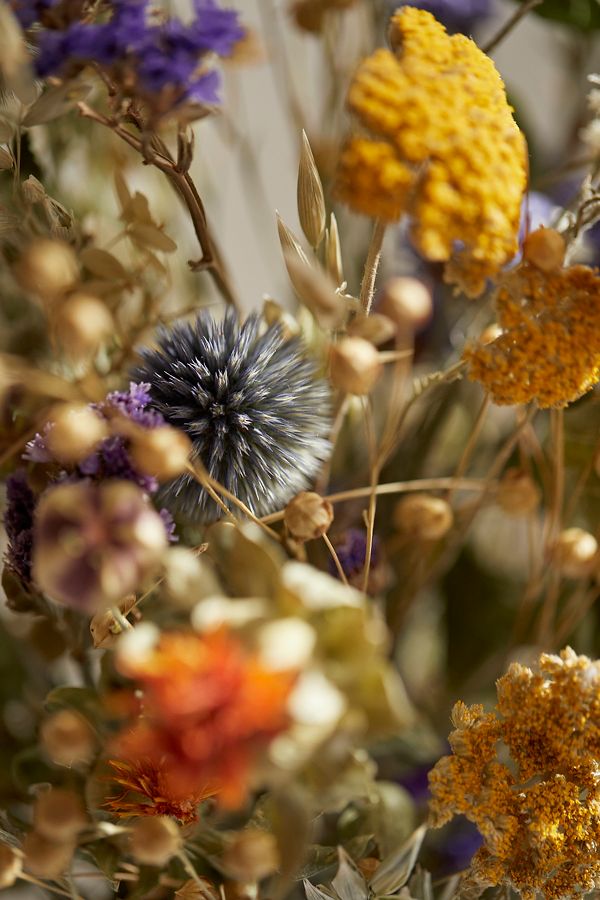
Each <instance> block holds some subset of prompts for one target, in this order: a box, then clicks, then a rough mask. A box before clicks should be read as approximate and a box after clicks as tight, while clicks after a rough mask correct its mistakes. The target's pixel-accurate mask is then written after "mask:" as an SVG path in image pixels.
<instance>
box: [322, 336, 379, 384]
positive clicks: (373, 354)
mask: <svg viewBox="0 0 600 900" xmlns="http://www.w3.org/2000/svg"><path fill="white" fill-rule="evenodd" d="M329 366H330V369H329V375H330V378H331V383H332V384H333V385H334V387H336V388H340V389H341V390H343V391H347V393H349V394H359V395H362V394H368V393H370V391H372V390H373V388H374V387H375V384H376V382H377V380H378V378H379V376H380V375H381V372H382V370H383V364H382V362H381V360H380V359H379V354H378V353H377V350H376V349H375V347H374V346H373V344H371V343H370V342H369V341H365V340H364V339H363V338H359V337H346V338H342V340H341V341H340V342H339V343H338V344H333V345H332V346H331V350H330V355H329Z"/></svg>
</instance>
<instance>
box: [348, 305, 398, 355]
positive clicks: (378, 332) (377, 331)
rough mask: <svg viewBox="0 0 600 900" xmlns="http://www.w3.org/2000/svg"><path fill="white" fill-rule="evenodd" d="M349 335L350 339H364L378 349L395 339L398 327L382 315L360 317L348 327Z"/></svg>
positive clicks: (374, 314)
mask: <svg viewBox="0 0 600 900" xmlns="http://www.w3.org/2000/svg"><path fill="white" fill-rule="evenodd" d="M348 334H349V335H350V337H360V338H364V339H365V341H370V342H371V343H372V344H375V346H376V347H378V346H379V345H380V344H385V343H387V341H390V340H391V339H392V338H393V337H395V335H396V325H395V323H394V322H392V320H391V319H389V318H388V317H387V316H384V315H382V314H381V313H371V314H370V315H368V316H365V315H358V316H356V318H354V319H353V320H352V321H351V322H350V324H349V325H348Z"/></svg>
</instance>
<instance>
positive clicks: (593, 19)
mask: <svg viewBox="0 0 600 900" xmlns="http://www.w3.org/2000/svg"><path fill="white" fill-rule="evenodd" d="M524 2H525V0H519V3H524ZM533 12H534V13H535V14H536V15H538V16H542V18H544V19H553V20H554V21H556V22H562V24H563V25H569V26H571V27H572V28H578V29H580V30H581V31H595V30H597V29H599V28H600V3H599V2H598V0H543V3H541V4H540V6H536V7H535V9H534V10H533Z"/></svg>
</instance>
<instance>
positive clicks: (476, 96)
mask: <svg viewBox="0 0 600 900" xmlns="http://www.w3.org/2000/svg"><path fill="white" fill-rule="evenodd" d="M390 36H391V43H392V47H393V49H394V50H395V52H391V51H389V50H378V51H377V52H376V53H374V54H373V55H372V56H370V57H368V58H367V59H365V60H364V61H363V63H362V64H361V65H360V67H359V69H358V71H357V73H356V75H355V77H354V80H353V82H352V85H351V87H350V91H349V94H348V105H349V107H350V109H351V110H352V112H353V113H354V114H355V115H356V117H357V119H358V121H359V123H360V125H361V126H362V127H363V128H364V129H365V130H366V132H367V133H368V136H363V137H361V136H354V137H351V138H350V139H349V140H348V141H347V143H346V145H345V147H344V149H343V151H342V155H341V158H340V162H339V166H338V174H337V193H338V196H339V197H340V198H341V199H342V200H344V201H345V202H346V203H348V205H349V206H351V207H352V208H353V209H355V210H357V211H358V212H362V213H366V214H367V215H369V216H375V217H380V218H383V219H386V220H388V221H393V220H395V219H397V218H399V217H400V216H401V215H402V214H403V213H407V214H408V215H410V216H411V218H412V238H413V240H414V243H415V244H416V246H417V248H418V249H419V250H420V252H421V253H422V254H423V255H424V256H426V257H427V258H428V259H430V260H433V261H439V262H447V263H448V262H449V261H450V262H449V264H448V265H447V266H446V278H447V280H448V281H450V282H452V283H455V284H457V285H459V286H460V287H461V288H462V289H463V290H464V291H465V292H466V293H467V294H468V295H470V296H477V295H478V294H480V293H481V292H482V290H483V289H484V287H485V280H486V278H488V277H493V276H494V275H495V274H496V273H497V272H498V271H499V269H500V268H501V267H502V266H503V265H504V264H505V263H506V262H507V261H508V260H509V259H511V258H512V256H513V255H514V254H515V252H516V249H517V233H518V227H519V215H520V204H521V198H522V195H523V191H524V189H525V184H526V165H527V164H526V147H525V142H524V139H523V136H522V135H521V132H520V131H519V129H518V127H517V125H516V124H515V121H514V119H513V117H512V115H511V108H510V107H509V105H508V103H507V101H506V96H505V92H504V85H503V83H502V80H501V78H500V76H499V74H498V72H497V71H496V69H495V67H494V64H493V62H492V61H491V59H489V58H488V57H487V56H486V55H485V54H484V53H483V52H482V51H481V50H480V49H479V48H478V47H477V45H476V44H475V43H474V42H473V41H471V40H470V39H469V38H466V37H465V36H464V35H454V36H452V37H450V36H449V35H448V34H446V30H445V28H444V27H443V25H440V23H439V22H437V21H436V20H435V18H434V17H433V16H432V15H431V14H430V13H428V12H425V11H424V10H420V9H414V8H412V7H403V8H402V9H400V10H398V11H397V12H396V13H395V15H394V17H393V19H392V25H391V31H390ZM456 242H459V243H460V248H461V249H459V250H458V251H457V250H456Z"/></svg>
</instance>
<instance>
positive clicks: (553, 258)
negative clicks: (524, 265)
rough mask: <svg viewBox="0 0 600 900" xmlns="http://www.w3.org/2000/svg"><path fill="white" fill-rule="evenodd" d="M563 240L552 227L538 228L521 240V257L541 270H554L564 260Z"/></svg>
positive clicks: (558, 267) (560, 265)
mask: <svg viewBox="0 0 600 900" xmlns="http://www.w3.org/2000/svg"><path fill="white" fill-rule="evenodd" d="M565 249H566V247H565V240H564V238H563V237H562V235H560V234H559V233H558V231H555V230H554V229H553V228H544V227H543V226H542V227H541V228H538V229H537V230H536V231H532V232H531V234H528V235H527V237H526V238H525V241H524V242H523V258H524V259H526V260H527V262H529V263H531V264H532V266H535V267H536V269H540V270H541V271H542V272H556V271H557V269H560V268H561V267H562V265H563V263H564V261H565Z"/></svg>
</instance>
